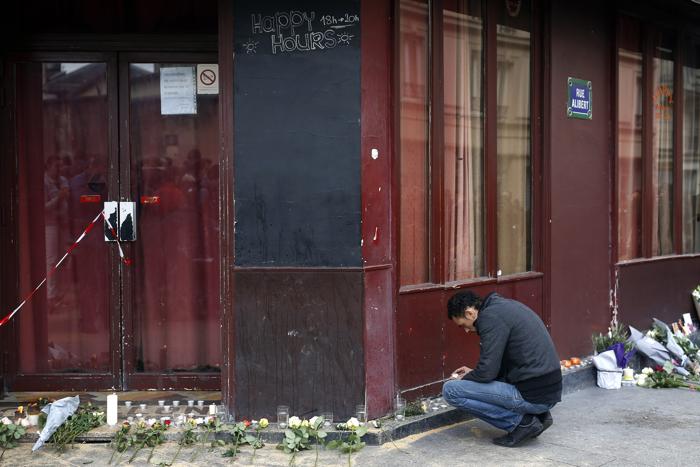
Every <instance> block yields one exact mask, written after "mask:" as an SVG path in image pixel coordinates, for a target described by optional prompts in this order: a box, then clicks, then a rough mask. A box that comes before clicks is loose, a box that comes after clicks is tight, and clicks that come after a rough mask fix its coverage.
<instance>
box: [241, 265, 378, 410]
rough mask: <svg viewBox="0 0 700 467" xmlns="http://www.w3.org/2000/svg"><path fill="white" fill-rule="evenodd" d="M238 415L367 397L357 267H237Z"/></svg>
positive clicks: (349, 406)
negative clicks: (342, 269) (333, 269)
mask: <svg viewBox="0 0 700 467" xmlns="http://www.w3.org/2000/svg"><path fill="white" fill-rule="evenodd" d="M234 282H235V297H236V301H235V305H234V315H235V321H236V338H235V346H236V350H235V355H236V362H235V368H236V376H235V384H236V407H235V410H234V413H235V415H236V417H238V418H241V417H248V418H251V417H253V418H258V417H270V418H274V416H275V410H276V407H277V406H278V405H288V406H289V407H290V410H291V412H292V413H294V414H297V415H300V416H301V415H311V414H316V413H319V412H321V411H326V410H332V411H333V413H334V414H335V416H337V417H339V418H344V417H348V416H350V415H351V414H352V413H353V412H354V409H355V405H356V404H360V403H363V402H364V383H363V382H364V355H363V349H362V344H363V320H362V272H324V271H318V270H313V271H301V270H299V271H280V272H275V271H267V272H262V271H255V272H250V271H243V270H238V271H236V272H235V281H234Z"/></svg>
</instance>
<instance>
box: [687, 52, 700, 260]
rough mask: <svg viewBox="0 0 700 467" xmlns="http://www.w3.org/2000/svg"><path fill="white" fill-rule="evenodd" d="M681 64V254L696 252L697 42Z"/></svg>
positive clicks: (699, 167) (699, 165)
mask: <svg viewBox="0 0 700 467" xmlns="http://www.w3.org/2000/svg"><path fill="white" fill-rule="evenodd" d="M685 62H686V66H684V67H683V253H697V252H700V45H697V44H696V45H695V46H694V47H689V48H688V53H687V56H686V60H685Z"/></svg>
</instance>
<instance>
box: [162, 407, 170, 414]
mask: <svg viewBox="0 0 700 467" xmlns="http://www.w3.org/2000/svg"><path fill="white" fill-rule="evenodd" d="M163 412H165V413H169V412H170V406H169V405H164V406H163Z"/></svg>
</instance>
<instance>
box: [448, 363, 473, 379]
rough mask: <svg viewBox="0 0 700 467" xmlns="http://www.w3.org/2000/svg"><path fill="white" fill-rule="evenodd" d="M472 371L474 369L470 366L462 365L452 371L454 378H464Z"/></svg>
mask: <svg viewBox="0 0 700 467" xmlns="http://www.w3.org/2000/svg"><path fill="white" fill-rule="evenodd" d="M470 371H472V369H471V368H469V367H468V366H461V367H459V368H457V369H456V370H455V371H453V372H452V376H451V378H452V379H462V378H464V375H466V374H467V373H469V372H470Z"/></svg>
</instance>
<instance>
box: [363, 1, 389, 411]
mask: <svg viewBox="0 0 700 467" xmlns="http://www.w3.org/2000/svg"><path fill="white" fill-rule="evenodd" d="M360 13H361V18H362V23H361V31H362V37H361V40H362V57H361V86H362V101H361V112H362V119H361V122H360V130H361V138H362V140H361V148H362V154H361V169H362V172H361V176H362V238H363V242H362V264H363V265H364V267H365V268H367V269H366V271H365V276H364V278H365V281H364V287H365V290H364V297H365V300H364V316H365V337H364V339H365V340H364V346H365V368H366V374H365V388H366V389H365V393H366V398H367V410H368V414H369V416H370V417H375V416H379V415H383V414H385V413H387V412H389V411H390V410H391V407H392V397H393V393H394V391H395V390H396V381H395V360H396V359H395V346H394V342H395V339H394V324H395V322H394V320H395V318H394V316H395V315H394V310H395V308H394V307H395V303H394V300H393V298H394V297H393V290H394V269H393V268H392V265H391V261H392V257H393V256H392V252H391V245H392V232H391V230H390V229H391V217H390V213H391V205H390V202H391V200H390V196H389V195H390V193H391V168H392V160H393V155H394V151H393V147H392V141H391V77H392V70H391V38H392V36H391V34H392V28H391V1H389V0H382V1H377V0H373V1H363V2H361V12H360ZM373 150H376V151H377V154H376V156H373V155H372V151H373ZM369 268H372V269H371V270H369Z"/></svg>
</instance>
